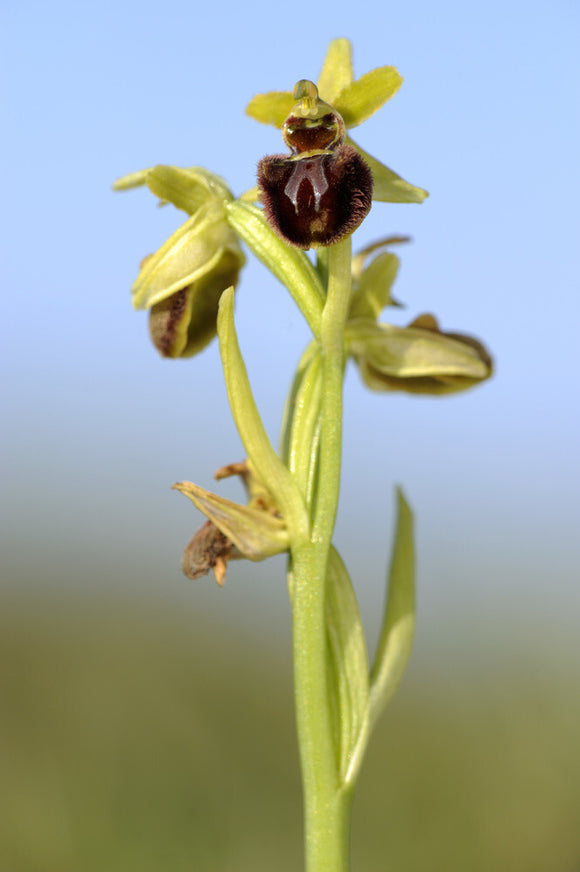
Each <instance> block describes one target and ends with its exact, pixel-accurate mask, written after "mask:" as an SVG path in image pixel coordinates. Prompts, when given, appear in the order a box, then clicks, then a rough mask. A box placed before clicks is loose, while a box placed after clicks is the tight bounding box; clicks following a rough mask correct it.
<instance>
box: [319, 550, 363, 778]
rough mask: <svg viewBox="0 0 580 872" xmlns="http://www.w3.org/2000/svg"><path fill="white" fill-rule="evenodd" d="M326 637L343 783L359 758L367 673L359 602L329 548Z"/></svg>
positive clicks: (335, 554)
mask: <svg viewBox="0 0 580 872" xmlns="http://www.w3.org/2000/svg"><path fill="white" fill-rule="evenodd" d="M326 638H327V643H328V660H327V662H328V673H327V674H328V689H329V694H330V702H331V710H332V714H333V715H334V725H335V741H336V745H337V758H338V768H339V773H340V779H341V781H342V783H343V784H345V785H346V784H348V783H349V782H350V781H352V780H353V778H354V775H355V774H356V768H357V764H358V763H359V762H360V759H361V758H362V748H361V747H360V746H361V744H362V743H363V742H362V740H363V739H364V737H365V736H366V732H367V724H368V717H369V677H368V662H367V649H366V643H365V638H364V632H363V628H362V622H361V619H360V614H359V609H358V603H357V600H356V596H355V593H354V590H353V588H352V584H351V581H350V578H349V575H348V572H347V571H346V568H345V566H344V563H343V562H342V560H341V558H340V555H339V554H338V552H337V551H336V549H335V548H333V547H331V549H330V553H329V559H328V575H327V581H326ZM355 752H358V753H355Z"/></svg>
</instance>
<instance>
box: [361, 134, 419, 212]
mask: <svg viewBox="0 0 580 872" xmlns="http://www.w3.org/2000/svg"><path fill="white" fill-rule="evenodd" d="M346 142H347V144H348V145H352V146H353V147H354V148H356V150H357V151H358V152H359V154H360V155H361V156H362V157H363V158H364V159H365V160H366V162H367V163H368V165H369V167H370V170H371V173H372V174H373V200H379V201H380V202H381V203H422V202H423V200H425V198H426V197H428V196H429V194H428V192H427V191H425V190H423V188H417V187H416V186H415V185H411V184H410V183H409V182H406V181H405V179H402V178H401V176H399V175H397V173H396V172H394V171H393V170H391V169H389V167H387V166H385V165H384V164H383V163H381V162H380V161H379V160H377V159H376V158H374V157H373V156H372V155H370V154H369V153H368V152H366V151H365V150H364V149H363V148H361V147H360V145H357V143H356V142H354V141H353V140H352V139H351V138H350V136H347V137H346Z"/></svg>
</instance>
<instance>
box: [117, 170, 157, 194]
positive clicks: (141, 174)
mask: <svg viewBox="0 0 580 872" xmlns="http://www.w3.org/2000/svg"><path fill="white" fill-rule="evenodd" d="M150 172H151V168H149V169H146V170H137V172H136V173H128V174H127V175H126V176H121V178H120V179H115V181H114V182H113V191H131V190H133V188H141V187H143V185H144V184H146V182H147V176H148V175H149V173H150Z"/></svg>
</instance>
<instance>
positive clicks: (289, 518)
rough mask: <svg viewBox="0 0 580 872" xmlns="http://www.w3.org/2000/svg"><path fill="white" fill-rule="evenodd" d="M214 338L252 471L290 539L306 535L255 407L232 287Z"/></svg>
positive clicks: (289, 482) (294, 494)
mask: <svg viewBox="0 0 580 872" xmlns="http://www.w3.org/2000/svg"><path fill="white" fill-rule="evenodd" d="M217 329H218V337H219V343H220V355H221V359H222V366H223V370H224V377H225V382H226V390H227V394H228V400H229V404H230V408H231V410H232V416H233V418H234V422H235V425H236V427H237V430H238V433H239V435H240V439H241V440H242V444H243V446H244V448H245V449H246V453H247V456H248V458H249V460H250V461H251V463H252V465H253V467H254V469H255V470H256V474H257V476H258V478H259V479H260V481H261V482H262V483H263V484H264V486H265V487H266V489H267V490H268V491H269V493H270V494H271V496H272V498H273V500H274V503H275V505H277V506H278V507H279V509H280V512H281V514H282V517H283V518H284V520H285V521H286V525H287V527H288V530H289V532H290V535H291V536H292V538H294V537H297V540H303V539H305V538H307V537H308V520H307V516H306V511H305V509H304V503H303V500H302V497H301V495H300V491H299V490H298V488H297V487H296V484H295V482H294V480H293V479H292V476H291V475H290V473H289V471H288V468H287V467H286V466H285V465H284V464H283V463H282V461H281V460H280V458H279V457H278V455H277V454H276V452H275V451H274V449H273V447H272V443H271V442H270V440H269V438H268V435H267V433H266V430H265V428H264V425H263V423H262V419H261V418H260V413H259V412H258V409H257V407H256V403H255V400H254V396H253V394H252V389H251V387H250V382H249V380H248V373H247V370H246V366H245V364H244V361H243V358H242V355H241V352H240V346H239V344H238V339H237V336H236V328H235V324H234V289H233V288H228V290H227V291H225V292H224V293H223V294H222V297H221V299H220V305H219V312H218V323H217Z"/></svg>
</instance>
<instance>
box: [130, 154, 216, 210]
mask: <svg viewBox="0 0 580 872" xmlns="http://www.w3.org/2000/svg"><path fill="white" fill-rule="evenodd" d="M145 184H146V185H147V187H148V188H149V190H150V191H151V192H152V193H153V194H155V196H156V197H159V199H160V200H161V201H162V202H165V203H173V205H174V206H176V207H177V208H178V209H182V210H183V211H184V212H187V214H188V215H193V214H194V213H195V212H197V210H198V209H199V208H200V207H201V206H203V204H204V203H206V202H207V201H208V200H210V199H214V200H216V201H218V202H219V201H220V200H221V201H224V202H225V201H227V200H231V199H233V195H232V193H231V191H230V190H229V188H228V186H227V184H226V182H225V181H224V179H222V178H221V177H220V176H217V175H216V174H215V173H211V172H209V170H205V169H203V167H188V168H184V167H174V166H165V165H163V164H159V165H158V166H156V167H153V169H151V170H149V171H148V173H147V177H146V179H145Z"/></svg>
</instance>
